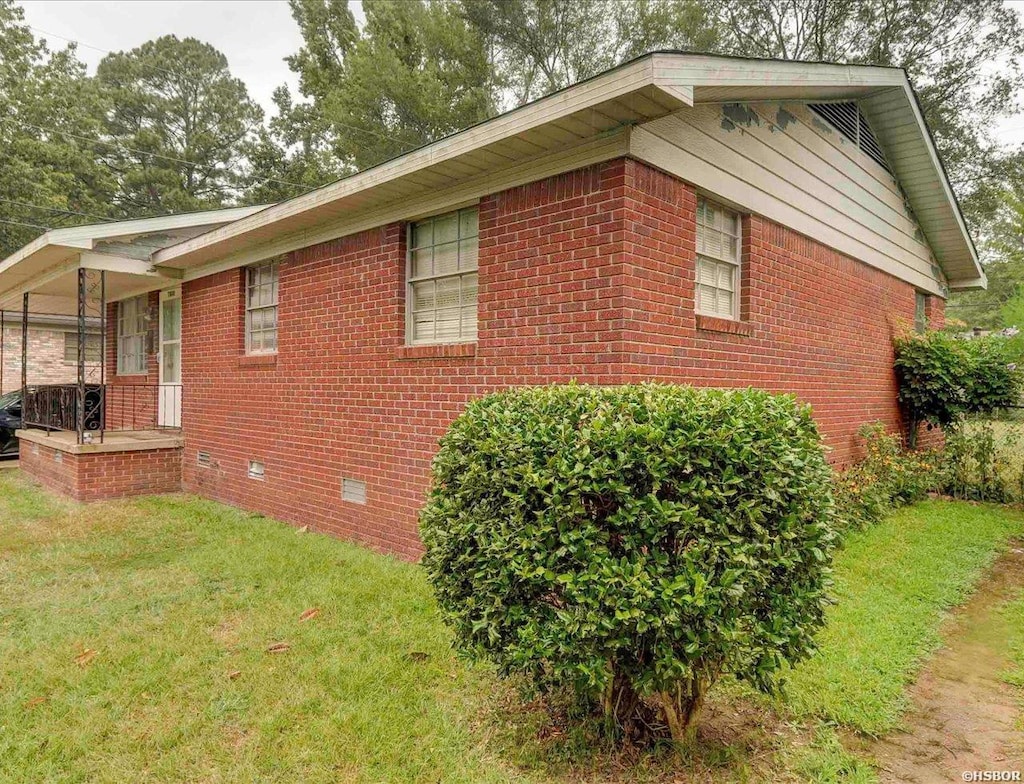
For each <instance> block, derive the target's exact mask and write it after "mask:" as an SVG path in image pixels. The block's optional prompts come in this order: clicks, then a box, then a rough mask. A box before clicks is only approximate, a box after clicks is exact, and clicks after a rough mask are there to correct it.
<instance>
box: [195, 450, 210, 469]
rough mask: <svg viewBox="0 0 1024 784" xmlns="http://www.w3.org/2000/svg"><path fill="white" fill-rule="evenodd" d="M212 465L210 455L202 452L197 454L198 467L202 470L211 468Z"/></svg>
mask: <svg viewBox="0 0 1024 784" xmlns="http://www.w3.org/2000/svg"><path fill="white" fill-rule="evenodd" d="M210 464H211V461H210V453H209V452H203V451H202V450H200V451H198V452H196V465H197V466H199V467H200V468H209V467H210Z"/></svg>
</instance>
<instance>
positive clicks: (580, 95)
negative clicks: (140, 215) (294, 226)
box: [153, 56, 654, 264]
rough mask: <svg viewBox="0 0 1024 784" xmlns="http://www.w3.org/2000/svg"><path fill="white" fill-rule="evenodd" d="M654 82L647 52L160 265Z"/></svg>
mask: <svg viewBox="0 0 1024 784" xmlns="http://www.w3.org/2000/svg"><path fill="white" fill-rule="evenodd" d="M653 82H654V76H653V58H652V57H650V56H649V57H645V58H642V59H640V60H636V61H634V62H632V63H629V64H627V65H624V66H620V67H618V68H615V69H613V70H611V71H607V72H605V73H603V74H600V75H598V76H595V77H594V78H592V79H590V80H588V81H586V82H582V83H580V84H578V85H575V86H573V87H570V88H567V89H565V90H561V91H559V92H557V93H554V94H552V95H549V96H547V97H545V98H541V99H539V100H537V101H534V102H533V103H529V104H526V105H525V106H520V107H519V108H517V109H513V110H512V111H510V112H506V113H505V114H502V115H499V116H497V117H495V118H493V119H490V120H487V121H486V122H483V123H481V124H480V125H476V126H473V127H471V128H467V129H466V130H464V131H460V132H458V133H455V134H453V135H451V136H447V137H445V138H443V139H440V140H438V141H436V142H433V143H432V144H428V145H427V146H425V147H422V148H420V149H418V150H413V151H412V152H410V153H406V154H405V155H402V156H400V157H398V158H393V159H392V160H389V161H385V162H384V163H381V164H378V165H377V166H373V167H371V168H369V169H365V170H363V171H361V172H359V173H357V174H353V175H352V176H350V177H346V178H345V179H343V180H338V181H337V182H334V183H331V184H330V185H325V186H323V187H322V188H318V189H317V190H315V191H311V192H310V193H307V194H303V195H302V196H296V197H295V198H294V199H290V200H289V201H286V202H282V203H281V204H278V205H276V206H273V207H270V208H268V209H266V210H264V211H262V212H261V213H259V214H258V215H252V216H250V217H248V218H244V219H242V220H239V221H237V222H235V223H231V224H228V225H226V226H221V227H220V228H217V229H212V230H211V231H208V232H206V233H205V234H200V235H199V236H198V237H194V238H192V239H189V240H185V241H184V242H180V243H178V244H176V245H170V246H168V247H166V248H163V249H162V250H159V251H157V252H156V253H154V254H153V260H154V261H155V262H156V263H157V264H168V263H170V262H171V261H172V260H174V259H176V258H178V257H180V256H186V255H188V254H189V253H192V252H194V251H197V250H199V249H200V248H204V247H207V246H210V245H216V244H217V243H219V242H223V241H225V240H229V239H231V238H233V237H236V236H239V235H243V234H246V233H248V232H256V231H259V230H260V229H263V228H265V227H267V226H269V225H272V224H274V223H276V222H278V221H281V220H284V219H286V218H290V217H293V216H296V215H300V214H302V213H304V212H307V211H309V210H312V209H315V208H317V207H320V206H323V205H326V204H330V203H331V202H334V201H337V200H338V199H342V198H344V197H346V196H350V195H352V194H354V193H358V192H360V191H363V190H366V189H368V188H372V187H375V186H378V185H383V184H384V183H387V182H391V181H393V180H396V179H398V178H400V177H403V176H406V175H409V174H412V173H414V172H416V171H418V170H420V169H423V168H425V167H427V166H432V165H434V164H438V163H442V162H444V161H448V160H451V159H453V158H456V157H458V156H459V155H464V154H466V153H468V152H472V151H474V150H476V149H479V148H481V147H486V146H487V145H489V144H494V143H496V142H500V141H503V140H505V139H509V138H511V137H513V136H515V135H517V134H519V133H523V132H524V131H528V130H530V129H532V128H535V127H537V126H539V125H542V124H544V123H547V122H552V121H554V120H557V119H560V118H563V117H567V116H569V115H570V114H573V113H574V112H578V111H581V110H583V109H587V108H588V107H590V106H594V105H596V104H599V103H602V102H604V101H609V100H612V99H614V98H616V97H619V96H622V95H625V94H627V93H631V92H633V91H634V90H637V89H640V88H642V87H646V86H650V85H652V84H653Z"/></svg>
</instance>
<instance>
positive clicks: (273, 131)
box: [244, 85, 351, 204]
mask: <svg viewBox="0 0 1024 784" xmlns="http://www.w3.org/2000/svg"><path fill="white" fill-rule="evenodd" d="M273 97H274V104H275V105H276V106H277V113H276V114H275V115H274V117H272V118H271V120H270V123H269V127H268V128H261V129H260V131H259V133H258V135H257V138H256V139H255V140H254V141H253V142H252V143H251V144H250V145H249V147H248V150H247V152H246V156H247V157H248V159H249V166H250V172H249V177H250V181H251V184H250V186H249V189H248V191H247V192H246V194H245V197H244V201H245V202H246V203H248V204H268V203H271V202H278V201H283V200H285V199H289V198H292V197H293V196H297V195H299V194H301V193H303V192H305V191H307V190H313V189H314V188H317V187H319V186H321V185H324V184H325V183H328V182H331V181H332V180H336V179H338V178H339V177H340V176H342V175H343V174H347V173H349V172H350V171H351V167H347V166H345V165H344V164H343V163H342V161H341V160H339V159H338V158H337V157H336V156H335V155H334V153H333V152H332V150H331V146H330V141H329V138H328V134H327V129H326V128H325V127H324V124H323V122H322V120H321V119H320V116H319V112H317V110H316V107H315V106H313V105H311V104H299V105H295V104H294V103H293V102H292V96H291V93H290V92H289V90H288V87H287V86H285V85H282V86H281V87H278V88H277V89H276V90H275V91H274V96H273Z"/></svg>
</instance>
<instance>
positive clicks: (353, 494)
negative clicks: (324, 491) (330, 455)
mask: <svg viewBox="0 0 1024 784" xmlns="http://www.w3.org/2000/svg"><path fill="white" fill-rule="evenodd" d="M341 500H342V501H350V502H352V503H353V504H365V503H366V482H362V481H360V480H358V479H349V478H348V477H345V478H343V479H342V480H341Z"/></svg>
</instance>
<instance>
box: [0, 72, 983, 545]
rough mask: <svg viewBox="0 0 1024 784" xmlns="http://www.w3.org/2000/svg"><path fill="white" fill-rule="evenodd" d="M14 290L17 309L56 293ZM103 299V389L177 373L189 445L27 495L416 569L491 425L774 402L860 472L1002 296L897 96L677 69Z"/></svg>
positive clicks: (910, 96)
mask: <svg viewBox="0 0 1024 784" xmlns="http://www.w3.org/2000/svg"><path fill="white" fill-rule="evenodd" d="M86 228H87V227H86ZM12 258H14V257H12ZM87 264H93V262H92V261H89V260H81V259H80V260H79V261H78V263H77V265H72V266H71V267H69V269H68V271H67V272H66V273H65V277H66V276H70V275H73V274H78V275H80V276H81V275H83V274H85V273H83V272H82V270H83V269H94V268H100V267H99V265H98V264H93V266H92V267H88V268H87V267H86V266H83V265H87ZM17 266H18V265H17V263H14V264H11V263H10V260H8V261H6V262H3V263H2V264H0V306H5V307H6V306H9V305H10V303H12V302H15V301H16V300H17V297H18V296H21V295H23V294H24V293H25V292H26V291H31V292H32V293H33V294H32V295H33V296H35V293H36V292H40V291H44V287H43V286H42V285H37V284H36V283H34V282H33V279H32V277H31V276H25V277H23V278H22V279H21V281H20V282H18V283H17V284H15V281H14V280H13V279H12V276H11V273H13V272H14V271H15V270H17ZM114 266H117V269H118V270H119V271H120V274H122V275H123V276H125V277H126V278H130V281H128V282H125V283H124V285H123V287H122V284H121V282H120V279H119V280H118V281H117V282H116V285H112V283H111V280H112V279H111V278H110V274H111V273H110V272H109V270H111V269H112V268H113V267H114ZM105 269H107V271H108V272H107V275H108V280H107V284H108V289H107V290H108V292H109V293H110V296H109V297H108V301H107V302H105V303H104V305H105V307H106V311H107V324H108V325H109V326H108V334H109V335H111V339H110V340H108V341H107V346H108V348H107V351H108V361H107V365H108V366H110V367H111V368H115V369H116V372H115V373H113V374H112V375H111V377H110V378H109V379H108V380H107V382H106V385H107V387H109V388H110V389H115V388H118V387H120V386H122V385H125V384H128V383H142V384H148V385H157V386H158V385H159V384H160V382H161V373H162V372H163V370H164V367H165V364H166V363H168V362H171V363H172V364H175V365H176V366H177V367H178V368H180V383H181V388H182V390H183V392H182V397H181V407H180V416H178V417H177V418H174V421H172V422H170V424H171V425H173V426H174V427H176V428H177V427H180V430H173V431H171V433H173V435H169V434H168V431H167V430H166V428H164V429H162V430H158V431H154V432H155V433H156V435H154V436H153V437H154V438H160V439H162V440H161V441H159V442H153V441H147V440H146V438H148V437H149V435H151V434H147V435H145V436H142V435H135V436H133V437H131V438H129V437H128V436H114V435H111V436H110V438H109V439H108V441H109V443H106V444H104V445H97V444H95V443H93V444H88V443H76V442H75V439H73V438H71V437H70V435H69V437H68V438H67V439H66V440H67V442H68V443H67V444H66V445H58V446H54V442H53V439H52V438H51V439H50V442H49V443H47V442H46V440H45V438H43V437H41V436H39V434H37V433H35V434H34V433H25V434H23V439H22V459H23V464H24V466H25V469H26V470H27V471H28V472H29V473H30V474H32V475H35V476H37V477H39V478H40V479H41V481H43V482H44V483H46V484H48V485H50V486H53V487H57V488H60V489H63V490H65V491H66V492H69V493H71V494H72V495H75V496H77V497H79V498H93V497H104V496H109V495H116V494H124V493H131V492H147V491H152V490H154V489H157V490H162V489H173V488H175V487H178V486H180V487H182V488H183V489H185V490H187V491H190V492H194V493H198V494H200V495H203V496H206V497H210V498H214V499H218V500H221V501H225V502H227V503H231V504H235V505H238V506H241V507H245V508H248V509H253V510H258V511H261V512H264V513H266V514H269V515H273V516H275V517H278V518H280V519H283V520H287V521H290V522H293V523H295V524H299V525H309V526H310V527H312V528H315V529H318V530H323V531H328V532H331V533H334V534H337V535H339V536H342V537H345V538H350V539H355V540H358V541H361V542H364V543H366V544H369V545H371V546H373V547H376V548H379V549H383V550H388V551H391V552H396V553H399V554H402V555H405V556H410V557H414V556H415V555H416V554H417V553H418V552H419V548H420V545H419V541H418V538H417V532H416V512H417V509H418V507H419V505H420V504H421V503H422V499H423V496H424V492H425V490H426V488H427V484H428V481H429V466H430V460H431V457H432V455H433V453H434V451H435V448H436V443H437V439H438V437H439V436H440V435H441V434H442V433H443V432H444V430H445V428H446V426H447V424H448V423H449V422H450V421H451V419H452V418H453V417H455V416H456V415H457V414H458V413H459V411H460V410H461V409H462V407H463V406H464V404H465V403H466V401H467V400H469V399H471V398H473V397H475V396H478V395H481V394H484V393H486V392H488V391H490V390H494V389H500V388H503V387H507V386H509V385H517V384H543V383H548V382H558V381H567V380H569V379H577V380H580V381H583V382H589V383H596V384H618V383H624V382H632V381H640V380H646V379H655V380H664V381H674V382H681V383H689V384H701V385H714V386H726V387H727V386H758V387H765V388H767V389H770V390H774V391H780V392H782V391H785V392H792V393H795V394H796V395H797V396H798V397H799V398H801V399H802V400H805V401H807V402H809V403H811V404H812V405H813V407H814V411H815V415H816V417H817V419H818V421H819V422H820V425H821V429H822V432H823V434H824V436H825V438H826V440H827V442H828V444H829V446H830V447H831V449H832V457H833V460H834V461H835V462H837V463H843V462H847V461H849V460H852V459H854V458H855V457H856V456H857V448H858V446H857V439H856V431H857V429H858V428H859V427H860V425H862V424H863V423H865V422H872V421H877V420H881V421H883V422H885V423H886V425H887V426H889V427H890V428H892V429H897V428H899V427H900V425H901V422H900V412H899V410H898V408H897V405H896V400H895V392H896V384H895V378H894V375H893V371H892V360H893V356H892V336H893V332H894V330H896V329H900V328H902V327H901V325H904V324H905V325H907V326H914V325H916V326H918V327H919V328H920V327H923V326H924V325H925V324H926V323H930V324H940V323H941V322H942V319H943V307H944V300H945V298H946V296H947V295H948V292H949V290H950V289H953V288H971V287H980V286H984V285H985V277H984V272H983V271H982V269H981V267H980V265H979V263H978V259H977V255H976V253H975V250H974V247H973V244H972V242H971V239H970V236H969V234H968V232H967V229H966V227H965V224H964V222H963V218H962V216H961V214H960V210H959V207H958V205H957V203H956V200H955V198H954V196H953V193H952V191H951V189H950V186H949V183H948V180H947V178H946V175H945V172H944V170H943V167H942V164H941V161H940V160H939V158H938V155H937V153H936V150H935V148H934V145H933V143H932V140H931V136H930V134H929V132H928V129H927V127H926V125H925V124H924V121H923V119H922V117H921V113H920V108H919V106H918V103H917V100H916V98H915V96H914V93H913V90H912V88H911V86H910V84H909V83H908V81H907V79H906V76H905V74H904V73H903V71H901V70H898V69H890V68H878V67H866V66H844V65H824V64H808V63H793V62H778V61H764V60H746V59H736V58H725V57H711V56H697V55H687V54H679V53H655V54H651V55H646V56H644V57H641V58H638V59H637V60H634V61H631V62H629V63H626V64H624V65H623V66H620V67H618V68H616V69H613V70H611V71H608V72H606V73H604V74H601V75H599V76H597V77H595V78H593V79H590V80H588V81H586V82H583V83H581V84H578V85H575V86H573V87H570V88H568V89H566V90H563V91H561V92H558V93H555V94H553V95H551V96H548V97H546V98H543V99H541V100H539V101H536V102H534V103H532V104H528V105H526V106H524V107H520V108H519V109H516V110H514V111H511V112H508V113H506V114H504V115H501V116H499V117H497V118H494V119H493V120H490V121H488V122H485V123H482V124H481V125H478V126H476V127H474V128H471V129H468V130H466V131H463V132H461V133H458V134H455V135H453V136H451V137H448V138H446V139H442V140H440V141H438V142H435V143H433V144H430V145H428V146H426V147H424V148H421V149H419V150H415V151H413V152H410V153H407V154H405V155H402V156H401V157H399V158H396V159H393V160H391V161H387V162H385V163H383V164H380V165H378V166H376V167H373V168H371V169H368V170H366V171H363V172H360V173H359V174H356V175H353V176H351V177H348V178H346V179H343V180H340V181H338V182H336V183H332V184H330V185H327V186H324V187H322V188H320V189H318V190H316V191H313V192H311V193H308V194H305V195H303V196H300V197H297V198H295V199H292V200H290V201H287V202H283V203H281V204H279V205H275V206H272V207H269V208H266V209H263V210H260V211H258V212H254V213H252V214H250V215H247V216H245V217H242V218H240V219H238V220H232V221H230V222H223V223H221V224H220V225H218V226H217V227H215V228H212V229H210V230H208V231H204V232H202V233H196V234H194V236H191V237H189V238H187V239H184V240H182V241H179V242H175V243H167V244H164V245H163V246H162V247H160V248H157V249H155V250H153V252H152V253H150V254H149V255H148V257H147V258H145V259H136V260H135V261H134V262H133V264H126V263H125V260H119V261H118V262H117V265H114V264H113V263H112V262H109V261H108V263H107V264H106V267H105ZM143 276H149V277H148V278H146V279H145V284H144V285H140V283H141V282H142V281H143V280H144V278H143ZM47 285H51V286H52V282H48V283H47ZM62 285H63V286H64V289H63V291H64V296H65V299H66V300H67V297H68V295H67V289H68V285H69V284H68V283H67V282H66V281H65V283H63V284H62ZM119 287H121V288H119ZM50 293H51V294H52V293H54V292H53V291H50ZM128 295H130V296H128ZM68 301H70V300H68ZM165 309H166V311H167V312H168V313H169V314H171V315H169V316H167V318H166V319H165V318H163V314H164V312H165ZM152 312H158V313H160V314H161V318H160V319H159V321H160V326H159V328H158V329H159V336H158V339H157V340H154V341H150V342H149V343H146V347H147V350H146V351H144V352H142V354H143V355H144V356H135V355H134V354H138V353H139V352H133V351H131V350H130V347H131V346H132V345H135V344H134V343H132V341H136V340H137V336H138V333H139V332H140V331H142V329H141V327H139V326H138V325H136V324H135V322H134V321H133V319H134V314H137V313H152ZM168 324H169V325H170V326H167V325H168ZM179 328H180V331H177V330H178V329H179ZM143 343H145V341H143ZM143 343H139V344H138V345H143ZM111 394H113V393H111ZM158 419H166V418H165V417H163V415H162V414H161V415H160V416H158ZM160 424H162V425H167V424H168V422H167V421H163V422H161V423H160ZM119 438H120V439H121V441H119V440H118V439H119ZM80 440H81V439H79V441H80ZM154 444H155V445H154ZM101 447H102V448H101ZM64 450H67V451H64ZM58 452H63V454H62V456H61V457H60V458H59V459H58V458H57V457H56V455H57V453H58ZM176 470H177V471H178V472H179V473H176Z"/></svg>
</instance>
